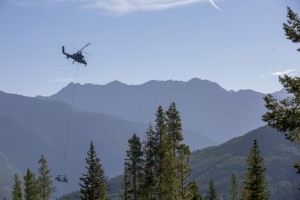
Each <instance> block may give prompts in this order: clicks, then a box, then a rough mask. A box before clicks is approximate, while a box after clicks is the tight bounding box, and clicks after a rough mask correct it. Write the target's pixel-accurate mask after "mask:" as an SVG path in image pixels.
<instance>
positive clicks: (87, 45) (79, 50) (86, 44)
mask: <svg viewBox="0 0 300 200" xmlns="http://www.w3.org/2000/svg"><path fill="white" fill-rule="evenodd" d="M90 44H92V43H87V44H86V45H84V47H82V48H81V49H80V50H79V51H82V50H83V49H84V48H86V47H87V46H89V45H90ZM79 51H78V52H79Z"/></svg>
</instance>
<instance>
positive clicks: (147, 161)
mask: <svg viewBox="0 0 300 200" xmlns="http://www.w3.org/2000/svg"><path fill="white" fill-rule="evenodd" d="M155 136H156V135H155V132H154V130H153V128H152V125H151V124H149V128H148V130H147V132H146V141H144V145H143V153H144V166H143V174H144V179H143V185H142V190H143V194H144V196H145V199H153V198H154V197H155V193H156V192H155V186H156V182H157V178H156V173H155V162H156V157H157V155H156V152H157V151H156V148H155V147H156V144H155V139H156V138H155Z"/></svg>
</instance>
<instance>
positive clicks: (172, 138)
mask: <svg viewBox="0 0 300 200" xmlns="http://www.w3.org/2000/svg"><path fill="white" fill-rule="evenodd" d="M166 116H167V118H166V125H167V141H168V143H169V144H168V146H169V148H168V151H170V150H171V151H172V153H173V155H169V157H170V161H169V166H168V168H169V170H170V173H171V174H170V178H169V179H170V180H171V183H169V185H170V186H171V189H172V188H173V189H172V190H173V191H171V192H172V194H173V199H184V196H185V179H186V178H187V177H188V176H189V173H190V168H189V166H188V162H189V156H190V150H189V147H188V146H186V145H184V144H181V142H182V141H183V135H182V125H181V119H180V115H179V112H178V111H177V108H176V105H175V103H174V102H173V103H171V104H170V106H169V108H168V110H167V111H166ZM174 175H175V176H174Z"/></svg>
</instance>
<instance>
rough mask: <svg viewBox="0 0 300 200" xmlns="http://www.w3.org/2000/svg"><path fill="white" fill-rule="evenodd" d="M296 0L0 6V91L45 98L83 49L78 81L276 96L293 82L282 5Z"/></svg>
mask: <svg viewBox="0 0 300 200" xmlns="http://www.w3.org/2000/svg"><path fill="white" fill-rule="evenodd" d="M287 6H290V7H291V8H292V9H293V10H294V11H296V12H298V13H300V1H299V0H263V1H262V0H214V1H211V0H1V1H0V27H1V29H0V31H1V37H0V43H1V48H0V55H1V64H0V90H2V91H5V92H9V93H16V94H22V95H26V96H36V95H52V94H54V93H56V92H57V91H59V90H60V89H61V88H62V87H64V86H66V85H67V84H68V83H69V82H71V81H74V77H75V72H76V65H72V62H71V60H67V59H66V58H65V56H63V55H62V53H61V46H62V45H64V46H65V48H66V51H67V52H69V53H73V52H74V51H76V50H75V49H74V48H73V47H75V48H81V47H82V46H84V45H85V44H86V43H88V42H92V45H90V46H89V47H88V48H86V49H85V51H87V52H88V53H90V55H86V56H85V58H86V60H87V62H88V65H87V68H84V67H82V66H79V72H78V81H79V82H80V83H82V84H83V83H94V84H106V83H108V82H111V81H113V80H119V81H121V82H124V83H126V84H141V83H144V82H147V81H149V80H169V79H172V80H183V81H187V80H189V79H191V78H193V77H197V78H200V79H207V80H210V81H213V82H217V83H219V84H220V85H221V86H222V87H224V88H225V89H227V90H230V89H233V90H240V89H253V90H256V91H260V92H265V93H267V92H274V91H277V90H279V89H281V86H280V84H279V83H278V75H279V74H282V73H284V72H285V73H288V74H290V75H293V74H294V75H297V76H298V75H299V70H300V67H299V63H300V54H299V53H298V52H297V51H296V49H297V48H299V45H295V44H293V43H291V42H290V41H289V40H287V39H286V38H285V35H284V31H283V29H282V23H283V22H285V21H286V7H287Z"/></svg>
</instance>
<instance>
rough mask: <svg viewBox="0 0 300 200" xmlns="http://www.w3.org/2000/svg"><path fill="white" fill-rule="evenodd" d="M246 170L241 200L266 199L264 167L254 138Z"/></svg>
mask: <svg viewBox="0 0 300 200" xmlns="http://www.w3.org/2000/svg"><path fill="white" fill-rule="evenodd" d="M247 164H248V167H247V172H246V175H245V177H244V188H243V191H242V199H243V200H266V199H268V192H267V187H266V182H265V175H264V172H265V168H264V163H263V158H262V157H261V156H260V151H259V148H258V145H257V142H256V140H254V142H253V147H252V148H251V151H250V154H249V156H248V158H247Z"/></svg>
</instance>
